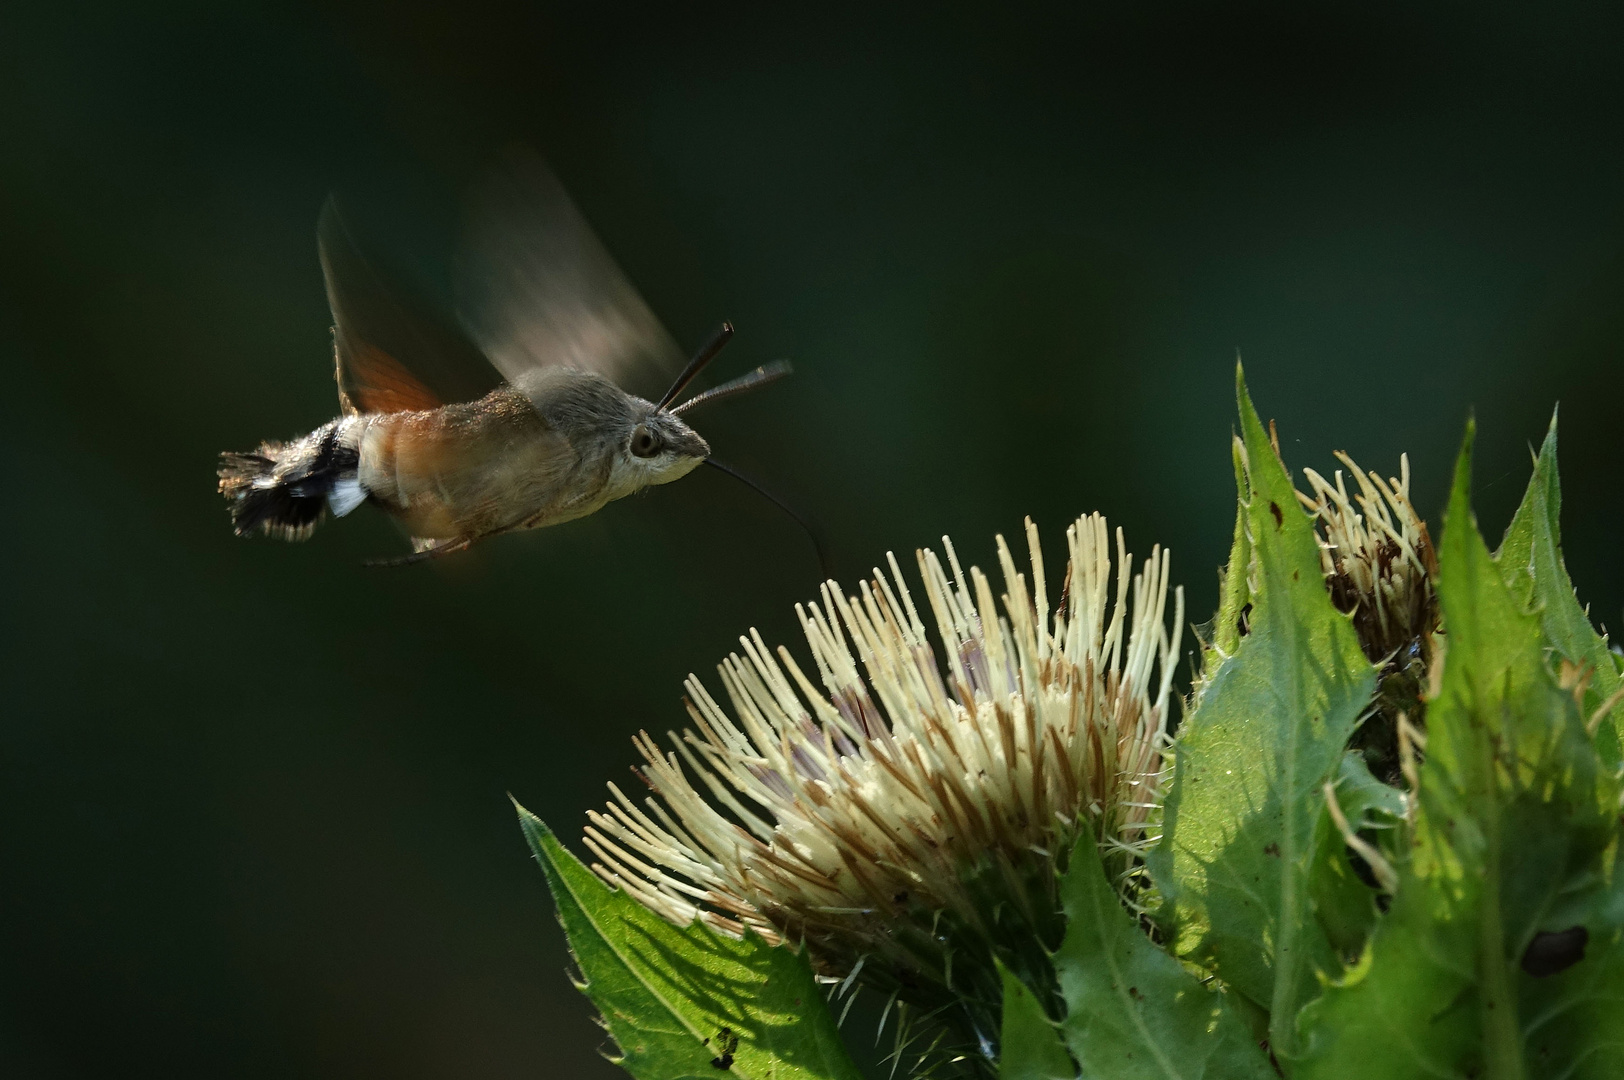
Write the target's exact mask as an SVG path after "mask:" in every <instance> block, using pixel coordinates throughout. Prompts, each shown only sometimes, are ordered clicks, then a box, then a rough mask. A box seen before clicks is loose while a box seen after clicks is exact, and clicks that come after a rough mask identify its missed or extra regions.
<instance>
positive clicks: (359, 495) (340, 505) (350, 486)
mask: <svg viewBox="0 0 1624 1080" xmlns="http://www.w3.org/2000/svg"><path fill="white" fill-rule="evenodd" d="M366 499H367V492H366V488H364V487H362V486H361V480H360V478H359V477H356V476H346V477H344V478H343V479H342V480H339V481H338V482H337V483H335V484H334V485H333V490H331V491H329V492H328V493H327V505H328V507H329V508H330V509H331V510H332V511H333V516H334V517H343V516H344V515H345V514H348V513H349V512H350V511H351V510H354V509H355V508H356V507H357V506H360V505H361V504H362V503H364V502H366Z"/></svg>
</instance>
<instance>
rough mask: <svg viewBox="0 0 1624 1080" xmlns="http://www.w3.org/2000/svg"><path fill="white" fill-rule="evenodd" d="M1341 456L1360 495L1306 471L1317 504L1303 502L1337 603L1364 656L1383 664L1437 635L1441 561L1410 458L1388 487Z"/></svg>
mask: <svg viewBox="0 0 1624 1080" xmlns="http://www.w3.org/2000/svg"><path fill="white" fill-rule="evenodd" d="M1336 456H1337V460H1339V461H1341V462H1342V464H1344V465H1346V466H1347V467H1348V471H1349V472H1350V473H1352V474H1353V478H1354V481H1355V482H1356V483H1357V484H1358V485H1359V490H1358V491H1357V492H1355V493H1354V494H1353V495H1351V496H1350V495H1349V493H1348V489H1347V485H1346V483H1345V482H1344V480H1343V474H1342V470H1341V469H1338V470H1337V471H1336V483H1335V484H1334V485H1332V484H1331V483H1330V482H1329V481H1327V480H1326V479H1325V478H1324V477H1323V476H1321V475H1320V474H1319V473H1317V472H1315V471H1314V470H1313V469H1304V470H1303V475H1304V476H1306V477H1307V478H1308V482H1309V484H1311V485H1312V486H1313V488H1314V496H1313V497H1312V498H1311V497H1309V496H1307V495H1304V494H1302V493H1301V492H1298V495H1297V497H1298V498H1299V499H1301V500H1302V502H1303V504H1304V505H1305V506H1306V507H1307V508H1308V511H1309V512H1310V513H1312V514H1313V515H1314V517H1315V519H1316V524H1317V525H1318V527H1319V532H1320V562H1321V565H1322V567H1323V569H1324V571H1325V579H1326V584H1327V586H1328V587H1329V588H1330V590H1331V599H1332V601H1333V602H1334V603H1335V604H1336V606H1337V607H1338V608H1339V609H1340V610H1342V611H1344V612H1348V613H1350V614H1352V615H1353V619H1354V626H1355V629H1357V630H1358V631H1359V641H1360V643H1361V644H1362V645H1363V646H1364V649H1365V655H1366V656H1368V657H1369V658H1370V659H1371V660H1372V661H1373V662H1376V663H1381V662H1385V661H1387V660H1389V659H1390V658H1391V657H1392V656H1393V655H1394V654H1395V653H1396V652H1398V651H1399V650H1401V649H1406V648H1409V647H1411V646H1412V645H1414V644H1415V643H1417V642H1422V641H1424V640H1425V639H1427V638H1429V637H1430V636H1431V634H1432V633H1433V632H1434V631H1435V630H1436V629H1437V626H1438V598H1437V593H1436V591H1435V589H1434V587H1433V579H1434V578H1436V577H1437V575H1438V557H1437V555H1436V554H1435V553H1434V551H1433V548H1432V537H1431V536H1430V535H1429V534H1428V532H1427V524H1426V522H1424V521H1422V520H1421V517H1420V515H1418V514H1417V513H1416V512H1415V507H1414V506H1413V505H1411V503H1410V458H1409V455H1408V454H1406V455H1403V456H1402V457H1400V458H1399V475H1398V476H1396V477H1393V478H1391V479H1388V480H1383V479H1382V478H1381V477H1380V476H1378V475H1375V474H1371V473H1366V472H1365V471H1364V470H1363V469H1361V468H1359V466H1358V465H1355V464H1354V462H1353V459H1352V458H1350V457H1348V455H1346V454H1344V453H1341V452H1338V453H1337V455H1336Z"/></svg>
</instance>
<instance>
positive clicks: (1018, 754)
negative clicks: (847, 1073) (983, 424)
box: [586, 515, 1184, 1052]
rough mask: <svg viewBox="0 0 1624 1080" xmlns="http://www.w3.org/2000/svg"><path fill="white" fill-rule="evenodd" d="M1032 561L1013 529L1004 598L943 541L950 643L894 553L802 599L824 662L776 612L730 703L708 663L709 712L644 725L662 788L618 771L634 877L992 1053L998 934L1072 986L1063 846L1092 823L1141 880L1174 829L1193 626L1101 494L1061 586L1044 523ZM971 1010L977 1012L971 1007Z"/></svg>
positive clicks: (624, 852) (1021, 956)
mask: <svg viewBox="0 0 1624 1080" xmlns="http://www.w3.org/2000/svg"><path fill="white" fill-rule="evenodd" d="M1026 533H1027V544H1028V554H1029V560H1030V579H1028V576H1027V574H1025V573H1023V572H1021V571H1020V570H1018V569H1017V567H1016V564H1015V561H1014V558H1013V556H1012V555H1011V553H1010V551H1009V549H1008V547H1007V546H1006V545H1005V544H1004V541H1003V538H1002V537H999V538H998V557H999V561H1000V563H1001V564H1002V571H1003V578H1004V595H1003V614H1002V615H1000V612H999V605H998V603H997V602H996V601H995V599H994V595H993V588H992V585H991V583H990V582H989V581H988V579H987V578H986V576H985V575H983V574H982V573H981V571H980V570H979V569H977V568H975V567H971V568H970V571H969V573H968V574H966V573H965V572H964V570H963V568H962V567H961V565H960V563H959V559H958V556H957V554H956V553H955V552H954V549H953V546H952V544H951V543H950V542H948V541H946V540H945V538H944V549H945V552H946V559H947V562H946V564H945V566H944V564H943V562H942V559H941V558H940V557H938V555H937V554H936V553H935V552H934V551H923V552H920V553H919V557H918V563H919V572H920V575H921V577H922V578H923V600H924V606H925V608H926V609H927V610H928V613H929V616H930V619H931V621H932V622H933V623H934V625H935V630H936V637H937V640H938V641H939V642H940V645H941V648H942V656H943V657H944V658H945V661H946V666H945V669H944V667H943V666H942V665H941V664H940V663H939V661H938V655H937V652H936V648H935V647H934V646H933V644H932V640H931V635H930V633H929V632H928V631H927V629H926V625H925V621H924V619H923V618H922V616H921V610H920V605H919V604H918V603H917V602H916V599H915V595H914V594H913V593H912V592H911V591H910V590H909V588H908V586H907V584H906V582H905V581H904V578H903V575H902V573H901V570H900V568H899V566H898V565H897V561H896V559H895V557H888V565H889V568H890V573H889V574H886V573H885V572H883V571H881V570H878V569H876V570H875V571H874V574H873V578H872V580H871V581H869V582H866V583H864V584H863V586H862V587H861V589H860V590H859V591H858V593H857V594H856V595H847V594H845V593H843V592H841V591H840V590H839V588H838V586H836V585H835V583H833V582H830V583H828V584H826V585H825V586H824V587H823V589H822V597H821V602H818V603H812V604H809V605H806V606H801V607H797V609H796V610H797V614H798V616H799V619H800V623H801V627H802V630H803V631H804V633H805V635H806V640H807V644H808V646H809V647H810V651H811V658H812V665H811V667H810V669H806V668H803V667H802V665H801V664H800V663H798V662H797V661H796V660H795V659H794V658H793V657H792V656H791V654H790V652H789V651H788V650H787V649H783V648H780V649H778V650H776V652H774V651H773V650H770V649H769V648H768V647H767V645H766V643H765V642H764V641H763V640H762V639H761V637H760V635H759V634H756V633H754V632H752V633H751V634H750V635H749V636H748V637H742V638H740V646H741V651H740V652H739V653H735V654H733V655H731V656H729V657H728V658H727V660H726V661H724V662H723V663H722V664H721V666H720V668H719V671H720V674H721V681H722V687H723V689H724V691H725V693H726V699H727V701H728V703H729V705H730V706H731V709H729V708H725V707H724V706H723V705H722V704H721V703H720V702H719V701H718V700H717V699H716V698H715V697H713V696H712V695H711V694H710V692H709V691H708V690H707V689H706V688H705V686H704V685H703V684H702V683H701V682H700V680H699V679H698V678H696V677H692V676H690V677H689V679H688V680H687V682H686V689H687V704H688V712H689V716H690V717H691V718H692V720H693V724H694V727H693V728H692V729H690V730H688V731H685V732H683V733H682V734H681V735H680V736H679V735H677V734H676V733H674V732H673V733H669V739H670V748H669V749H662V747H661V745H660V744H659V743H658V742H657V741H656V740H655V739H654V738H652V737H651V736H649V735H648V734H647V733H646V732H645V733H642V734H640V735H639V736H638V738H637V747H638V750H639V751H640V752H641V754H642V756H643V758H644V761H645V763H646V764H645V765H644V767H643V768H642V769H641V770H640V775H641V777H642V779H643V780H644V781H645V782H646V783H647V785H648V787H649V788H650V789H651V790H652V794H651V795H650V796H649V797H647V798H645V799H643V800H642V801H641V803H639V802H638V801H634V800H633V799H632V798H630V797H629V796H628V795H627V794H626V793H625V792H623V791H622V790H621V789H620V788H618V787H616V786H615V785H610V791H611V793H612V795H613V801H611V802H610V803H609V806H608V808H607V811H606V812H604V813H593V814H591V815H589V816H590V822H591V823H590V825H589V827H588V828H587V830H586V843H587V846H588V847H589V848H590V849H591V850H592V851H593V853H594V854H595V855H596V856H597V857H598V860H599V862H598V863H597V865H596V867H595V868H596V869H597V871H598V872H599V873H600V874H601V875H602V876H603V877H604V878H605V879H607V880H608V881H609V882H610V883H611V884H613V885H615V886H618V887H620V888H622V889H624V890H626V891H627V892H628V893H630V894H631V895H633V896H635V897H636V898H637V899H639V900H640V901H641V902H642V903H644V904H645V905H647V906H648V907H649V908H651V909H653V910H654V911H657V912H659V913H660V914H662V915H664V916H665V917H666V918H668V919H670V920H671V921H673V922H676V923H679V924H684V925H685V924H687V923H689V922H691V921H692V920H694V919H700V920H702V921H704V922H705V923H707V924H708V925H710V926H711V927H712V928H714V929H716V930H718V931H721V932H723V933H728V934H741V933H743V932H745V931H746V930H750V931H753V932H755V933H758V934H760V935H762V936H763V937H766V938H768V939H770V940H774V941H785V940H787V941H792V942H797V943H800V942H804V943H805V945H806V947H807V948H808V951H809V953H810V956H811V959H812V962H813V965H814V967H815V968H816V969H817V970H819V971H820V973H822V974H823V975H825V976H826V977H828V978H830V979H840V980H843V988H849V987H850V986H851V985H852V984H853V983H854V982H857V983H861V984H863V985H867V986H870V987H873V988H876V989H878V990H880V991H881V992H882V993H885V994H888V995H890V996H891V998H892V1000H901V1001H902V1002H911V1003H913V1004H914V1005H915V1006H918V1007H922V1008H924V1009H926V1010H931V1009H949V1010H955V1012H956V1015H955V1016H953V1017H950V1018H949V1019H950V1021H951V1022H954V1023H957V1024H959V1026H960V1028H961V1030H963V1031H964V1032H965V1034H966V1035H967V1036H969V1037H971V1038H972V1039H973V1040H974V1041H976V1042H978V1043H979V1044H980V1046H981V1049H982V1050H983V1052H987V1051H990V1048H991V1045H992V1043H993V1042H994V1041H995V1039H996V1033H997V1030H998V1028H997V1016H998V1002H999V1000H1000V997H1001V992H1000V989H999V981H998V975H997V972H996V969H995V965H994V964H993V963H992V959H993V957H994V956H997V957H998V958H1000V959H1001V960H1002V961H1003V962H1004V963H1006V964H1008V965H1009V966H1010V967H1011V968H1012V969H1013V970H1015V971H1016V972H1017V974H1020V975H1022V976H1023V978H1024V979H1026V981H1027V982H1028V984H1029V985H1034V986H1037V987H1040V988H1042V987H1049V988H1051V990H1052V988H1053V984H1054V979H1053V974H1052V971H1050V970H1049V964H1048V958H1047V954H1046V953H1045V952H1044V949H1045V947H1047V948H1049V949H1052V948H1054V947H1056V946H1057V945H1058V944H1059V936H1060V933H1061V930H1062V919H1061V915H1060V912H1059V906H1060V905H1059V903H1058V901H1057V899H1056V896H1055V874H1056V871H1057V869H1059V868H1058V867H1057V866H1056V860H1057V858H1059V857H1062V855H1063V853H1064V852H1067V851H1069V850H1070V844H1071V842H1072V841H1073V840H1074V839H1075V838H1076V837H1077V835H1078V834H1079V833H1080V832H1081V831H1082V830H1088V831H1089V832H1090V833H1091V834H1092V835H1093V836H1094V837H1095V838H1096V839H1097V841H1098V842H1099V843H1100V844H1101V853H1102V855H1103V856H1105V859H1106V864H1107V867H1108V868H1109V869H1110V870H1111V871H1112V872H1114V873H1115V874H1116V875H1117V878H1118V881H1119V887H1120V888H1121V889H1122V890H1123V891H1124V894H1125V895H1129V896H1131V895H1132V893H1133V890H1134V888H1135V880H1136V868H1137V865H1138V858H1137V856H1138V853H1139V852H1141V851H1142V850H1143V849H1144V848H1145V847H1146V846H1148V845H1149V844H1150V843H1152V842H1153V841H1154V840H1155V839H1156V837H1155V835H1154V833H1155V828H1156V819H1155V808H1156V806H1157V805H1158V803H1159V798H1158V795H1159V786H1160V781H1161V777H1162V768H1163V765H1162V751H1163V748H1164V745H1165V741H1166V738H1167V730H1168V720H1169V703H1170V694H1171V686H1172V678H1173V671H1174V668H1175V665H1176V658H1177V652H1178V646H1179V639H1180V628H1181V626H1182V625H1183V619H1184V614H1183V592H1182V590H1175V591H1174V594H1173V595H1174V605H1173V607H1174V610H1173V613H1172V614H1173V619H1172V624H1171V626H1169V625H1168V623H1167V621H1166V616H1167V614H1168V612H1167V606H1168V605H1167V600H1168V591H1169V576H1168V575H1169V560H1168V557H1167V555H1166V553H1164V552H1162V551H1161V550H1160V549H1159V548H1158V549H1153V550H1152V552H1151V555H1150V558H1149V559H1147V560H1146V561H1145V564H1144V567H1143V569H1142V570H1141V571H1140V573H1139V574H1137V575H1132V574H1131V567H1132V559H1131V557H1130V556H1129V555H1128V553H1127V551H1126V548H1125V546H1124V545H1123V541H1122V536H1121V533H1120V531H1119V532H1118V533H1117V537H1116V548H1117V560H1118V567H1119V568H1118V571H1117V577H1116V586H1115V590H1114V596H1113V593H1112V590H1111V588H1110V577H1111V551H1110V547H1111V545H1110V539H1109V534H1108V532H1107V528H1106V523H1105V520H1104V519H1103V518H1101V517H1100V516H1099V515H1092V516H1087V517H1083V518H1080V519H1079V520H1078V521H1077V522H1076V523H1075V524H1074V525H1073V526H1072V527H1071V528H1070V529H1069V530H1068V531H1067V544H1068V548H1069V553H1070V562H1069V565H1068V568H1067V570H1066V575H1065V579H1064V582H1063V584H1062V588H1061V595H1060V598H1059V602H1058V604H1056V605H1055V606H1054V607H1053V608H1051V606H1050V598H1049V594H1048V586H1047V582H1046V580H1045V576H1044V568H1043V560H1042V553H1041V551H1040V549H1039V544H1038V536H1037V530H1036V529H1035V528H1034V527H1033V526H1032V524H1031V522H1030V521H1029V522H1027V527H1026ZM958 1010H962V1011H958Z"/></svg>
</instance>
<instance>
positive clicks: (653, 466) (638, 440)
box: [621, 401, 710, 486]
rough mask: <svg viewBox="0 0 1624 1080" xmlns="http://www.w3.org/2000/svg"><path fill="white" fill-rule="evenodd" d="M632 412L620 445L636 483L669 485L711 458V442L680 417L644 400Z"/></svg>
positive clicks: (640, 484) (642, 484)
mask: <svg viewBox="0 0 1624 1080" xmlns="http://www.w3.org/2000/svg"><path fill="white" fill-rule="evenodd" d="M638 404H639V405H642V406H644V408H641V409H639V410H637V412H636V413H635V414H634V423H633V424H632V426H631V430H630V431H628V432H627V433H626V435H625V442H624V444H623V445H622V447H621V451H622V457H623V459H624V460H625V462H626V464H627V466H628V468H629V471H630V472H631V473H632V475H634V476H635V477H636V478H637V480H638V481H639V484H638V486H646V485H649V484H669V483H670V482H671V481H673V480H676V479H678V478H679V477H683V476H686V475H688V474H689V473H690V472H692V471H693V470H694V469H695V468H696V467H698V465H699V463H700V462H702V461H704V460H705V459H706V458H708V457H710V444H709V443H707V442H706V441H705V440H704V439H702V438H701V437H700V435H699V432H697V431H695V430H694V429H693V428H691V427H689V426H688V425H687V424H685V423H684V422H683V421H682V418H681V417H678V416H676V415H675V414H673V413H671V412H669V411H668V410H665V409H660V408H656V407H655V406H654V405H652V404H649V403H647V402H642V401H639V402H638Z"/></svg>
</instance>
